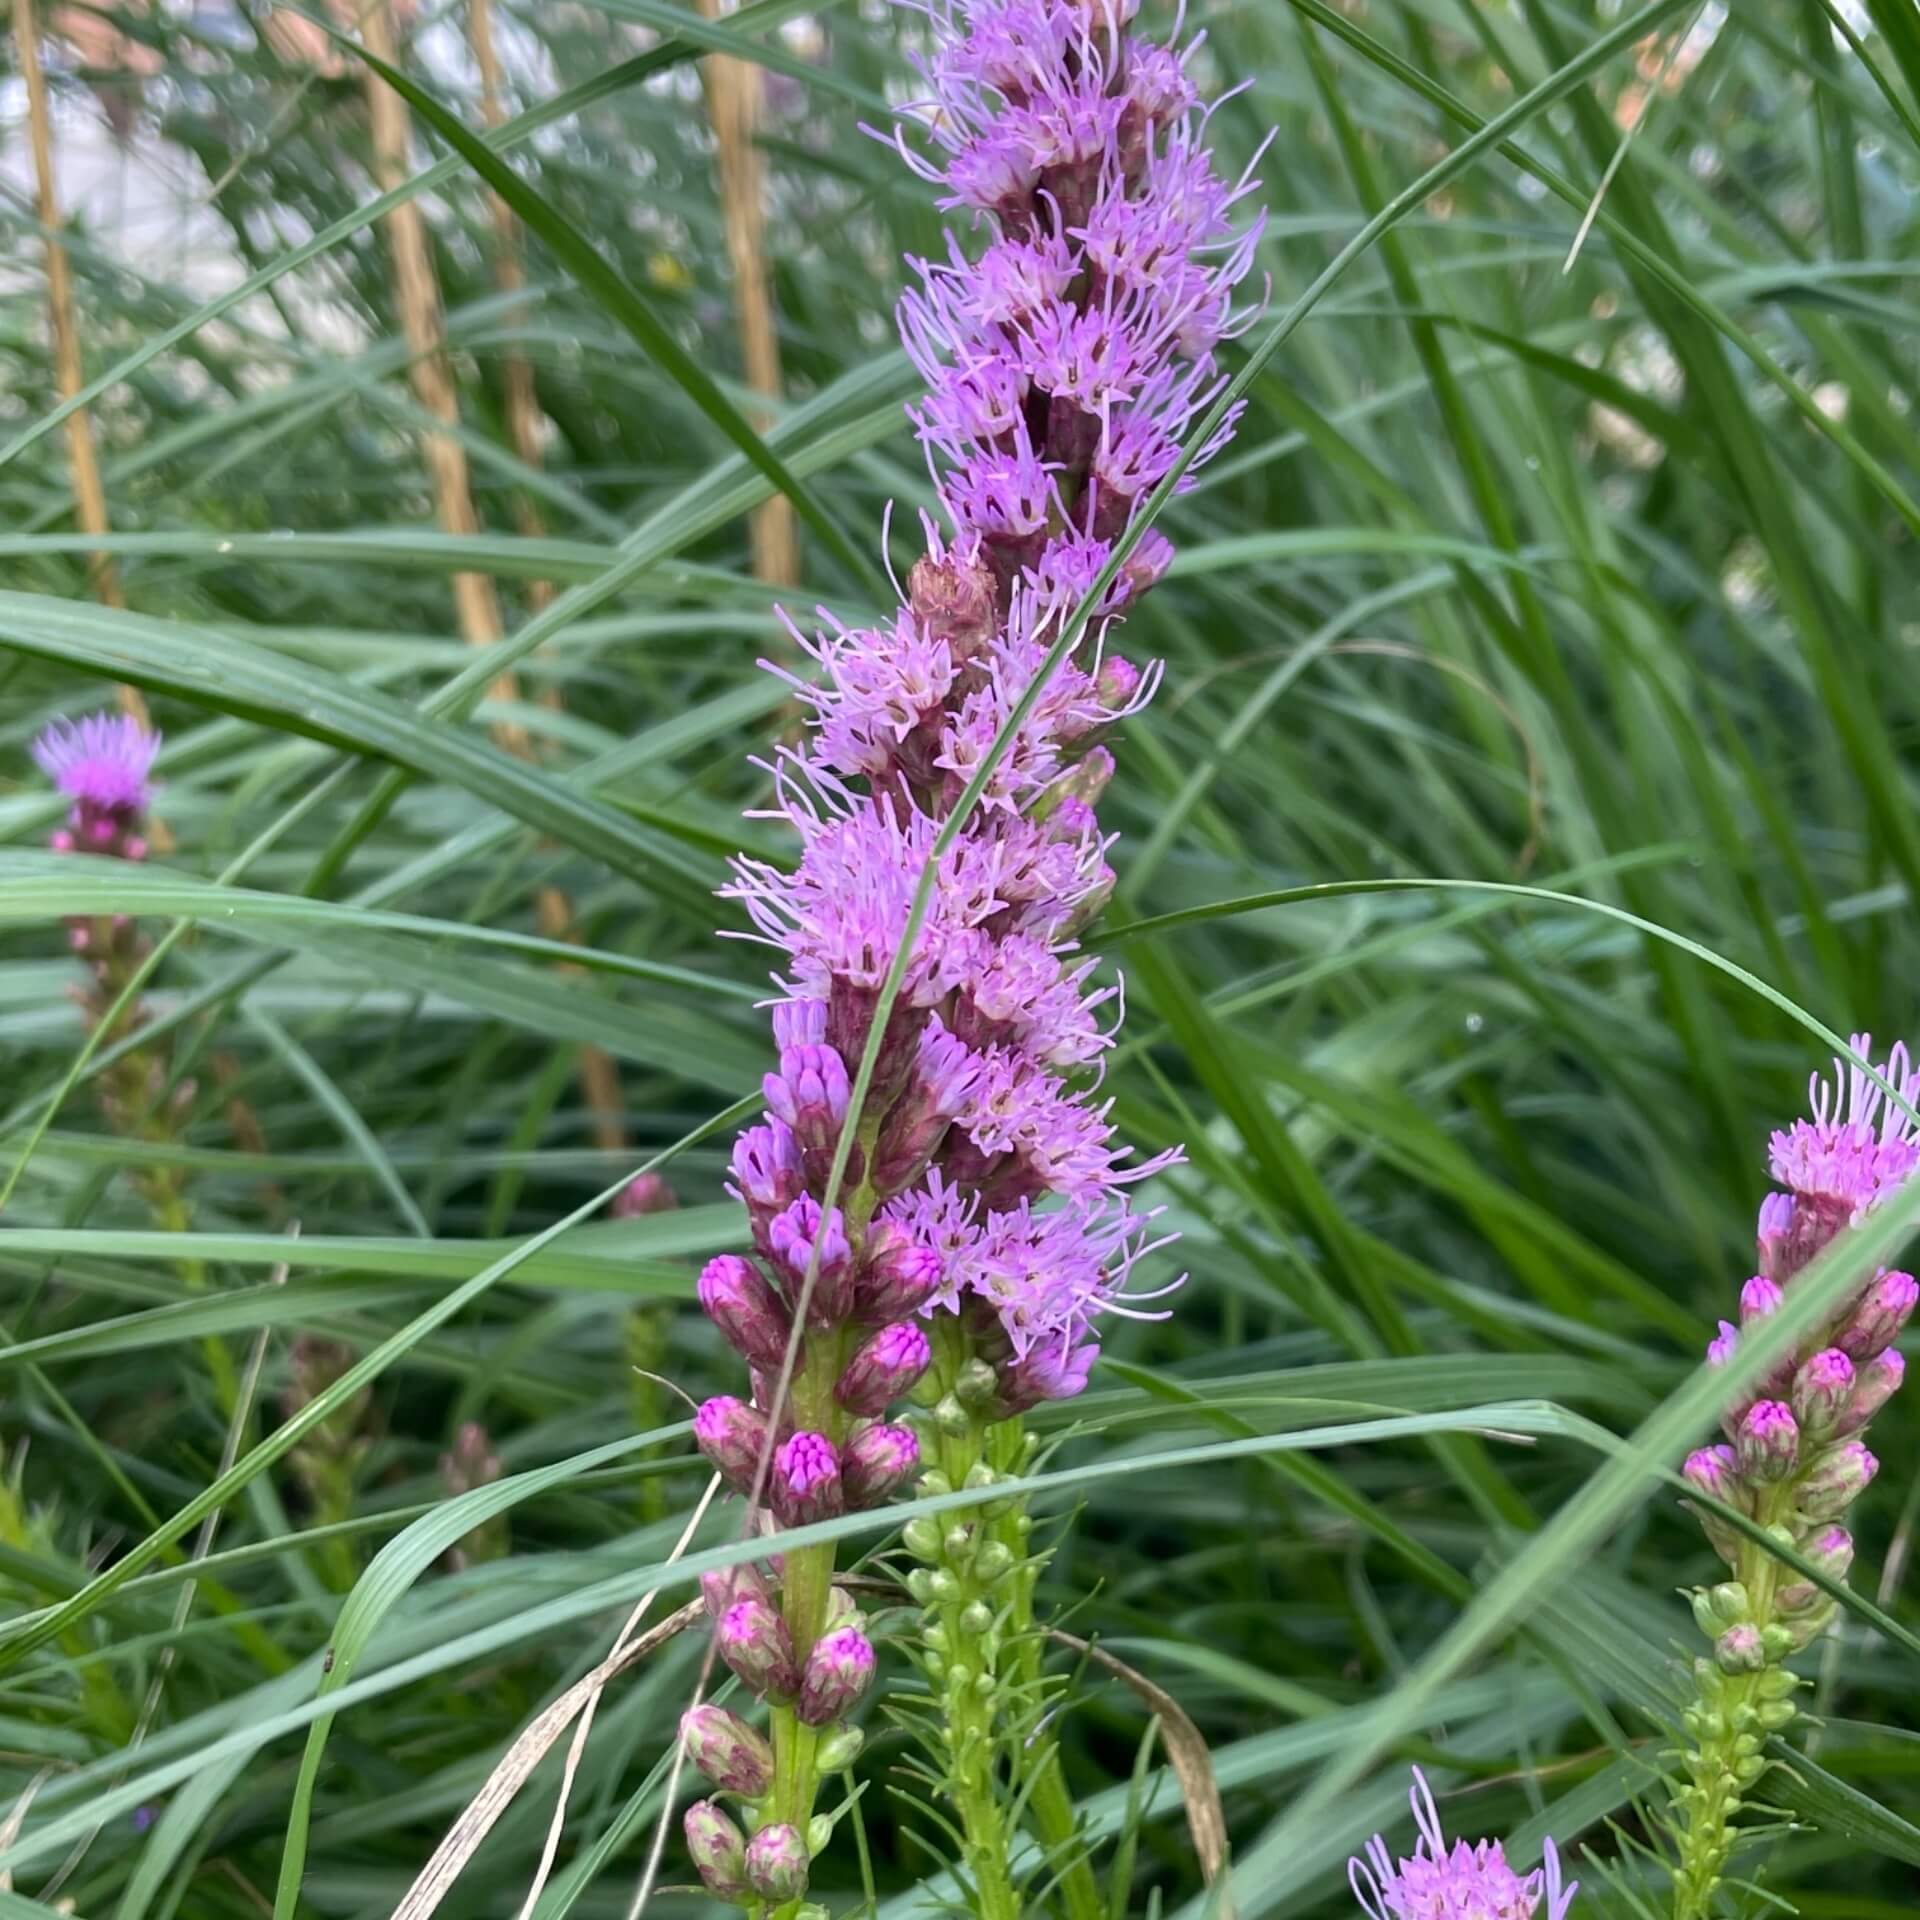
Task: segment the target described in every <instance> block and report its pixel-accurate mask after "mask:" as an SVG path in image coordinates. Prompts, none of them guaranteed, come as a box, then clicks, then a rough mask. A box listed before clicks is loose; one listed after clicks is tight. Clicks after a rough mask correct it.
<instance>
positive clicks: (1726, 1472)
mask: <svg viewBox="0 0 1920 1920" xmlns="http://www.w3.org/2000/svg"><path fill="white" fill-rule="evenodd" d="M1680 1472H1681V1476H1682V1478H1683V1479H1685V1481H1686V1482H1687V1484H1688V1485H1689V1486H1690V1487H1694V1488H1696V1489H1698V1491H1700V1492H1701V1493H1704V1494H1706V1495H1708V1496H1709V1497H1710V1498H1712V1499H1715V1500H1719V1501H1721V1502H1723V1503H1724V1504H1725V1505H1727V1506H1729V1507H1737V1506H1740V1505H1741V1504H1742V1501H1743V1496H1744V1494H1745V1489H1744V1488H1743V1487H1742V1486H1741V1484H1740V1469H1739V1463H1738V1462H1737V1461H1736V1460H1735V1459H1734V1454H1733V1449H1732V1448H1731V1447H1702V1448H1700V1449H1699V1451H1698V1452H1696V1453H1690V1454H1688V1455H1687V1464H1686V1465H1685V1466H1684V1467H1682V1468H1681V1469H1680Z"/></svg>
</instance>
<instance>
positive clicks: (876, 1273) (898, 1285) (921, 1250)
mask: <svg viewBox="0 0 1920 1920" xmlns="http://www.w3.org/2000/svg"><path fill="white" fill-rule="evenodd" d="M940 1280H941V1264H940V1256H939V1255H938V1254H937V1253H935V1252H934V1250H933V1249H932V1248H931V1247H923V1246H918V1245H916V1244H915V1243H914V1241H913V1240H912V1238H911V1237H910V1236H909V1235H908V1233H907V1231H906V1229H905V1228H904V1227H900V1226H896V1225H895V1224H894V1223H893V1222H892V1221H890V1220H883V1221H881V1222H880V1224H879V1225H878V1226H876V1227H875V1228H874V1229H873V1231H872V1232H871V1233H870V1234H868V1235H867V1259H866V1264H865V1266H863V1267H862V1268H861V1270H860V1279H859V1283H858V1285H857V1286H856V1287H855V1288H854V1296H853V1301H854V1309H855V1311H856V1312H857V1313H858V1314H859V1316H860V1318H861V1319H862V1320H898V1319H900V1318H902V1317H903V1316H904V1315H906V1314H909V1313H918V1312H919V1310H920V1309H921V1308H922V1307H924V1306H925V1305H926V1304H927V1302H928V1301H929V1300H931V1299H932V1298H933V1296H934V1294H935V1292H936V1291H937V1290H938V1288H939V1286H940Z"/></svg>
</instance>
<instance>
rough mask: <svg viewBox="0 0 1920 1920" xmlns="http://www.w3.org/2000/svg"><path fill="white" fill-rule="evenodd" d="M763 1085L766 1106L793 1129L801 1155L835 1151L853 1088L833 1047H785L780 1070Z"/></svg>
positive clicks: (842, 1062)
mask: <svg viewBox="0 0 1920 1920" xmlns="http://www.w3.org/2000/svg"><path fill="white" fill-rule="evenodd" d="M761 1086H762V1091H763V1092H764V1093H765V1095H766V1099H767V1106H768V1107H769V1108H770V1109H771V1110H772V1112H773V1113H774V1114H775V1116H776V1117H777V1118H779V1119H781V1120H784V1121H785V1122H786V1124H787V1125H788V1127H790V1128H791V1129H792V1131H793V1137H794V1138H795V1139H796V1140H797V1141H799V1143H800V1151H801V1152H802V1153H808V1152H817V1151H821V1150H825V1151H828V1152H831V1151H832V1149H833V1147H834V1145H835V1143H836V1142H837V1141H838V1140H839V1138H840V1124H841V1122H842V1121H843V1120H845V1119H846V1117H847V1101H848V1098H849V1095H850V1091H851V1089H850V1087H849V1085H848V1082H847V1067H846V1062H845V1061H844V1060H842V1059H841V1058H840V1056H839V1055H838V1054H837V1053H835V1052H834V1050H833V1049H832V1048H831V1047H829V1046H825V1045H821V1046H805V1047H788V1048H786V1049H785V1050H784V1051H783V1052H782V1053H781V1055H780V1071H779V1072H778V1073H770V1074H768V1075H767V1077H766V1079H765V1080H764V1081H763V1082H762V1083H761Z"/></svg>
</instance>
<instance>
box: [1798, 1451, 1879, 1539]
mask: <svg viewBox="0 0 1920 1920" xmlns="http://www.w3.org/2000/svg"><path fill="white" fill-rule="evenodd" d="M1879 1471H1880V1462H1879V1461H1878V1460H1876V1459H1875V1458H1874V1457H1873V1455H1872V1454H1871V1453H1869V1452H1868V1451H1867V1449H1866V1448H1865V1446H1863V1445H1862V1444H1861V1442H1859V1441H1858V1440H1849V1441H1847V1442H1846V1443H1845V1444H1844V1445H1842V1446H1838V1447H1835V1448H1833V1449H1832V1450H1831V1451H1830V1452H1828V1453H1826V1454H1824V1455H1822V1456H1821V1458H1820V1459H1818V1460H1816V1461H1815V1462H1814V1464H1813V1465H1812V1467H1811V1468H1809V1469H1808V1471H1807V1474H1806V1476H1805V1478H1804V1479H1802V1480H1801V1482H1800V1485H1799V1486H1798V1488H1796V1489H1795V1504H1796V1505H1797V1506H1798V1507H1799V1509H1800V1515H1801V1518H1802V1519H1804V1520H1837V1519H1839V1517H1840V1516H1841V1515H1842V1514H1843V1513H1845V1512H1846V1510H1847V1509H1848V1508H1849V1507H1850V1506H1852V1505H1853V1503H1854V1502H1855V1501H1856V1500H1857V1499H1859V1497H1860V1496H1861V1494H1863V1493H1864V1492H1865V1491H1866V1490H1867V1488H1868V1487H1869V1486H1870V1485H1872V1483H1873V1476H1874V1475H1875V1474H1876V1473H1878V1472H1879Z"/></svg>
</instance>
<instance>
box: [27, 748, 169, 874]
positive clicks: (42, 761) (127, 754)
mask: <svg viewBox="0 0 1920 1920" xmlns="http://www.w3.org/2000/svg"><path fill="white" fill-rule="evenodd" d="M159 751H160V736H159V735H158V734H157V733H154V732H152V731H151V730H150V729H149V728H147V727H145V726H143V725H142V724H141V723H140V722H139V721H138V720H136V719H134V718H133V716H132V715H131V714H104V713H90V714H88V715H87V716H86V717H85V718H84V719H81V720H56V721H54V723H53V724H52V725H51V726H50V727H48V728H47V730H46V731H45V732H44V733H43V734H41V736H40V737H39V739H38V740H36V741H35V742H34V743H33V758H34V763H35V765H37V766H38V767H39V769H40V771H41V772H42V773H44V774H45V775H46V776H47V778H48V779H49V780H51V781H52V782H53V784H54V785H55V786H56V787H58V788H59V789H60V791H61V792H62V793H64V794H66V795H67V797H68V798H69V799H71V800H72V802H73V806H72V808H71V810H70V811H69V813H68V815H67V824H66V825H65V826H64V827H62V828H61V829H60V830H59V831H58V832H57V833H56V834H55V835H54V836H53V844H54V847H55V849H56V851H58V852H61V853H70V852H71V853H104V854H111V855H113V856H115V857H117V858H119V859H122V860H142V859H145V858H146V852H147V843H146V841H145V839H144V838H143V837H142V827H143V825H144V817H145V814H146V811H147V807H148V804H149V802H150V801H151V800H152V798H153V783H152V779H151V775H152V771H153V762H154V756H155V755H156V754H158V753H159Z"/></svg>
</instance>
